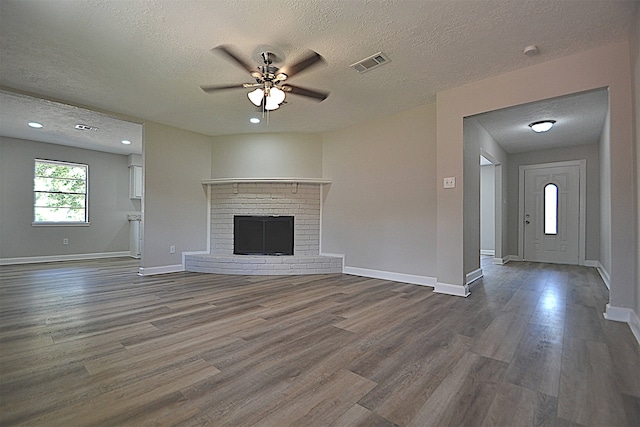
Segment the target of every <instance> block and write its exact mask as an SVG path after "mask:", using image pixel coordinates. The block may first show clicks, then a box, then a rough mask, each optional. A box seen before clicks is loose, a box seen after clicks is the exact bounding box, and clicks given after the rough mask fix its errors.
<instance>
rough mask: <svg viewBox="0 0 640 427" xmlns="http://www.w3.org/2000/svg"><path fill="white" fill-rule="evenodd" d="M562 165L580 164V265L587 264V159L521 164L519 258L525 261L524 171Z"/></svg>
mask: <svg viewBox="0 0 640 427" xmlns="http://www.w3.org/2000/svg"><path fill="white" fill-rule="evenodd" d="M562 166H579V168H578V169H579V181H580V182H579V190H578V191H579V197H580V201H579V215H580V218H579V220H578V227H579V229H578V265H584V264H585V256H586V255H585V252H586V245H585V241H586V233H587V227H586V221H585V218H586V216H585V215H586V197H587V185H586V182H587V181H586V177H587V160H586V159H580V160H569V161H566V162H552V163H538V164H533V165H520V171H519V172H520V173H519V179H518V181H519V182H518V259H519V260H520V261H524V172H525V171H526V170H527V169H542V168H552V167H562Z"/></svg>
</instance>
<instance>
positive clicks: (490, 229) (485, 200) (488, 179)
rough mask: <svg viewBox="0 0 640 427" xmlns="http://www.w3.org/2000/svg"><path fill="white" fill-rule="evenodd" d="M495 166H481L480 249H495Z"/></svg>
mask: <svg viewBox="0 0 640 427" xmlns="http://www.w3.org/2000/svg"><path fill="white" fill-rule="evenodd" d="M495 175H496V174H495V166H493V165H485V166H480V250H481V251H495V248H496V246H495V237H496V227H495V225H496V224H495V220H496V197H495Z"/></svg>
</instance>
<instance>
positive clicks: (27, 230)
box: [0, 137, 140, 259]
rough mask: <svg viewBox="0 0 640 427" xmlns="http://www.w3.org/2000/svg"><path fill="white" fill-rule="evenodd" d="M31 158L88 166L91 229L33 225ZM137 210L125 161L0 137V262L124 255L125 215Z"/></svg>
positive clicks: (125, 249) (136, 202) (52, 145)
mask: <svg viewBox="0 0 640 427" xmlns="http://www.w3.org/2000/svg"><path fill="white" fill-rule="evenodd" d="M35 158H41V159H49V160H60V161H68V162H77V163H85V164H88V165H89V221H90V223H91V225H90V226H88V227H85V226H36V227H34V226H32V224H31V223H32V221H33V167H34V166H33V160H34V159H35ZM139 210H140V201H134V200H130V199H129V169H128V166H127V157H126V156H122V155H117V154H109V153H102V152H98V151H91V150H84V149H79V148H72V147H64V146H60V145H54V144H46V143H42V142H34V141H27V140H21V139H13V138H6V137H0V258H2V259H6V258H19V257H37V256H61V255H70V254H74V255H75V254H97V253H107V252H120V251H128V250H129V221H128V220H127V214H129V213H135V212H136V211H139ZM63 238H68V239H69V244H68V245H63V244H62V239H63Z"/></svg>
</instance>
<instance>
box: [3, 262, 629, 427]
mask: <svg viewBox="0 0 640 427" xmlns="http://www.w3.org/2000/svg"><path fill="white" fill-rule="evenodd" d="M491 261H492V260H491V258H490V257H483V258H482V262H483V264H482V267H483V270H484V272H485V277H483V278H482V279H480V280H478V281H476V282H475V284H474V286H473V287H472V293H471V295H470V296H469V297H468V298H459V297H451V296H446V295H441V294H435V293H434V292H433V290H432V288H430V287H426V286H416V285H410V284H406V283H396V282H391V281H387V280H378V279H370V278H363V277H357V276H349V275H341V274H330V275H312V276H274V277H270V276H224V275H209V274H198V273H172V274H164V275H158V276H151V277H140V276H138V275H137V274H136V273H137V269H138V262H137V261H136V260H132V259H130V258H117V259H105V260H91V261H70V262H59V263H43V264H32V265H14V266H1V267H0V396H1V398H0V425H2V426H13V425H29V426H71V425H72V426H82V425H118V426H120V425H126V426H140V425H160V426H219V425H233V426H251V425H261V426H278V427H279V426H286V425H296V426H312V425H322V426H326V425H333V426H409V425H417V426H427V425H438V426H441V425H465V426H514V425H518V426H520V425H523V426H528V425H531V426H534V425H536V426H537V425H549V426H553V425H556V426H586V425H616V426H618V425H619V426H625V425H629V426H633V425H638V424H639V422H640V376H639V375H637V372H639V371H640V348H639V346H638V343H637V342H636V341H635V338H634V337H633V334H632V333H631V331H630V329H629V327H628V326H627V325H625V324H622V323H615V322H610V321H607V320H604V319H603V317H602V312H603V311H604V308H605V305H606V303H607V302H608V293H607V289H606V287H605V286H604V284H603V283H602V281H601V280H600V277H599V275H598V273H597V271H596V270H595V269H593V268H587V267H578V266H562V265H550V264H534V263H526V262H520V263H509V264H506V265H503V266H498V265H493V264H492V262H491Z"/></svg>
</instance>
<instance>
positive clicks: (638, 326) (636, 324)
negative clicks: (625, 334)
mask: <svg viewBox="0 0 640 427" xmlns="http://www.w3.org/2000/svg"><path fill="white" fill-rule="evenodd" d="M629 327H630V328H631V332H632V333H633V336H634V337H636V341H638V344H640V318H638V313H636V312H635V311H633V312H632V313H631V319H629Z"/></svg>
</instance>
